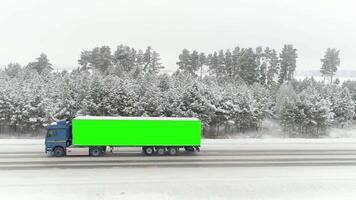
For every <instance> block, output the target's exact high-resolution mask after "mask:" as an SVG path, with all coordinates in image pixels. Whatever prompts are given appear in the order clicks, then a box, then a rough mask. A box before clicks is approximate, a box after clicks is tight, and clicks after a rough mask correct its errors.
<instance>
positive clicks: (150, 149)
mask: <svg viewBox="0 0 356 200" xmlns="http://www.w3.org/2000/svg"><path fill="white" fill-rule="evenodd" d="M45 145H46V147H45V152H46V153H47V152H50V153H51V154H52V155H54V156H57V157H61V156H65V155H66V149H67V148H76V147H89V155H90V156H102V155H104V154H105V152H106V149H107V147H141V148H142V152H143V153H144V154H146V155H153V154H157V155H164V154H168V155H176V154H177V153H178V151H179V149H185V150H186V151H188V152H194V151H199V147H200V120H199V119H197V118H173V117H170V118H169V117H164V118H163V117H162V118H161V117H96V116H95V117H94V116H82V117H75V118H72V119H66V120H60V121H57V122H54V123H52V124H51V125H49V126H48V131H47V135H46V140H45Z"/></svg>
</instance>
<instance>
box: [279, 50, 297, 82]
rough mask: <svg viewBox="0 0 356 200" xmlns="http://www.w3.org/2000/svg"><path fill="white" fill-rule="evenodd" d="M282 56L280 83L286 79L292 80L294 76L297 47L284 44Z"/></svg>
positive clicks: (280, 55)
mask: <svg viewBox="0 0 356 200" xmlns="http://www.w3.org/2000/svg"><path fill="white" fill-rule="evenodd" d="M279 57H280V59H281V60H280V71H279V83H280V84H282V83H284V82H286V81H290V80H292V78H293V75H294V71H295V68H296V59H297V57H298V56H297V49H294V47H293V45H291V44H286V45H284V47H283V49H282V52H281V53H280V54H279Z"/></svg>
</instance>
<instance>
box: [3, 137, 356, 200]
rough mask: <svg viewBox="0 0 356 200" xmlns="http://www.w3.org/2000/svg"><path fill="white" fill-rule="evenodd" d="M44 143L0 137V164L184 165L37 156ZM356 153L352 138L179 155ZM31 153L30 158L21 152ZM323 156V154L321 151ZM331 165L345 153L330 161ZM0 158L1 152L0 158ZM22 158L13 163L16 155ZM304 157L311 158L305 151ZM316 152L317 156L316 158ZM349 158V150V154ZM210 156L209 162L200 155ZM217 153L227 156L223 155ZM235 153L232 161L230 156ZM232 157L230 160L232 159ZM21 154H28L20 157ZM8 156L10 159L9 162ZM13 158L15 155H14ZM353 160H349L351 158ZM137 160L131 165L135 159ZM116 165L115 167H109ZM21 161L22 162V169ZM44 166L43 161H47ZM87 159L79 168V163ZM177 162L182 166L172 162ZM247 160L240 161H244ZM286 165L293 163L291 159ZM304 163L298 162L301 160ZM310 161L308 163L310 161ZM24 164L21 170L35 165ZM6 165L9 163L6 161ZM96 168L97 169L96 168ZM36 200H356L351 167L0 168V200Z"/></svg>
mask: <svg viewBox="0 0 356 200" xmlns="http://www.w3.org/2000/svg"><path fill="white" fill-rule="evenodd" d="M43 142H44V140H43V139H18V140H16V139H0V161H1V162H0V165H6V164H5V163H7V164H9V162H12V161H14V162H15V163H14V165H15V164H16V162H20V164H16V165H22V164H23V165H26V163H25V162H34V163H36V162H38V161H41V162H42V163H41V165H45V166H46V165H48V166H50V165H55V164H54V163H56V162H59V161H62V160H63V161H65V162H67V163H68V164H70V163H71V162H72V161H77V163H78V164H80V163H82V164H83V165H84V164H91V163H92V162H93V161H94V160H95V161H99V160H104V161H105V160H106V161H108V160H112V161H114V162H113V163H112V162H111V161H110V162H109V163H108V162H107V164H110V165H111V164H120V162H122V161H124V160H134V162H138V161H140V160H141V161H142V160H149V159H153V160H154V161H155V162H158V161H159V160H165V159H167V160H168V159H170V158H171V159H177V160H178V159H183V158H179V156H177V158H175V157H157V156H155V157H144V156H137V155H135V156H132V157H129V156H128V157H120V156H119V157H99V158H91V157H66V158H58V159H57V158H49V157H46V156H45V155H44V153H43V152H42V151H43V149H44V144H43ZM307 149H310V150H317V149H325V150H327V151H328V152H329V151H330V152H334V151H335V150H345V151H347V150H351V149H352V152H354V151H355V150H356V139H353V138H350V139H345V138H343V139H330V138H328V139H275V138H273V139H219V140H211V139H203V140H202V152H200V153H197V155H196V156H191V157H189V156H184V159H185V161H184V162H188V160H190V159H192V160H193V159H194V160H196V161H200V160H206V159H227V158H228V157H230V158H231V159H237V161H236V162H242V161H238V160H239V159H242V158H243V159H248V158H252V159H261V161H260V162H266V161H263V159H271V158H275V157H276V158H278V157H280V158H281V157H283V158H289V159H291V158H302V157H304V158H306V157H310V156H311V157H315V158H317V157H322V156H321V155H313V154H310V155H307V156H305V155H292V154H290V155H289V154H288V155H278V154H271V155H268V151H266V152H267V153H266V154H265V155H254V156H252V155H251V156H250V155H247V154H244V155H242V154H243V152H248V150H251V152H252V153H253V152H254V151H257V150H273V151H275V150H278V151H279V152H283V150H286V151H288V150H289V151H290V150H307ZM27 152H29V154H27ZM323 152H324V151H323ZM328 152H324V153H325V155H323V156H324V157H330V159H334V161H337V159H339V158H343V157H344V155H342V152H341V154H338V155H328V154H327V153H328ZM1 153H2V154H1ZM22 153H23V154H24V155H25V157H23V158H22V157H19V156H21V154H22ZM309 153H313V151H310V152H309ZM319 153H320V152H319ZM349 153H350V152H349ZM207 154H211V155H209V156H204V155H207ZM220 154H223V155H225V156H222V155H220ZM228 154H234V155H228ZM235 154H236V155H235ZM26 155H29V156H28V157H26ZM10 156H14V157H10ZM15 156H16V157H15ZM355 156H356V155H354V154H353V155H349V157H355ZM136 159H137V160H138V161H135V160H136ZM115 160H116V161H115ZM21 161H23V162H24V163H22V162H21ZM43 161H46V162H45V163H44V162H43ZM82 161H85V162H82ZM176 162H180V161H176ZM214 162H219V161H214ZM244 162H245V161H244ZM290 162H292V161H290ZM302 162H304V161H302ZM308 162H310V161H308ZM34 163H32V164H31V163H30V164H27V165H34ZM10 164H11V163H10ZM72 164H73V163H72ZM97 164H98V165H99V164H100V165H101V163H100V162H99V163H97ZM3 199H4V200H15V199H16V200H17V199H26V200H27V199H28V200H42V199H46V200H48V199H51V200H57V199H58V200H59V199H61V200H62V199H78V200H94V199H95V200H96V199H99V200H101V199H102V200H111V199H148V200H150V199H171V200H175V199H238V200H245V199H246V200H247V199H248V200H261V199H263V200H265V199H266V200H286V199H288V200H300V199H303V200H314V199H323V200H334V199H338V200H354V199H356V166H355V165H343V166H322V165H318V166H292V165H289V166H277V165H276V166H273V165H272V166H258V167H245V166H240V167H227V166H226V167H214V166H211V167H207V166H205V167H185V166H184V165H182V166H180V167H132V168H125V167H110V166H109V167H106V168H99V167H95V166H93V167H92V168H89V169H85V168H81V169H78V168H67V169H59V168H53V167H51V168H41V169H27V170H24V169H16V170H1V169H0V200H3Z"/></svg>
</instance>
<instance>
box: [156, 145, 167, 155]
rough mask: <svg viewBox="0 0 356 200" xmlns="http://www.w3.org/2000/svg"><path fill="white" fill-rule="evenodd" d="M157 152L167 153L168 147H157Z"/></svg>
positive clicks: (159, 153) (158, 153)
mask: <svg viewBox="0 0 356 200" xmlns="http://www.w3.org/2000/svg"><path fill="white" fill-rule="evenodd" d="M156 153H157V155H159V156H163V155H164V154H166V148H164V147H157V148H156Z"/></svg>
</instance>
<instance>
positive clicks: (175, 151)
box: [168, 147, 178, 156]
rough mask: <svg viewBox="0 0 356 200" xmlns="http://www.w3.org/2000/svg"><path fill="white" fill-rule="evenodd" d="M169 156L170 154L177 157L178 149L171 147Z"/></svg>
mask: <svg viewBox="0 0 356 200" xmlns="http://www.w3.org/2000/svg"><path fill="white" fill-rule="evenodd" d="M168 154H169V155H170V156H175V155H177V154H178V148H176V147H169V148H168Z"/></svg>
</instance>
